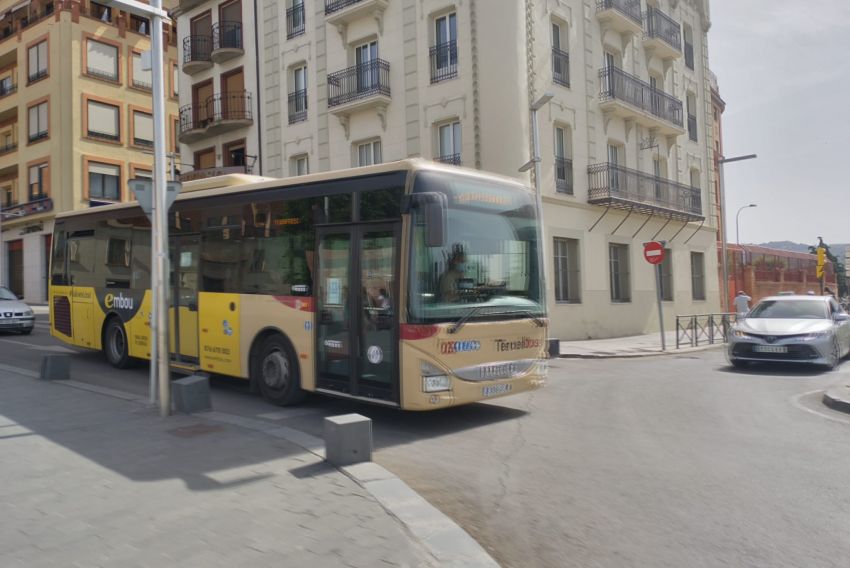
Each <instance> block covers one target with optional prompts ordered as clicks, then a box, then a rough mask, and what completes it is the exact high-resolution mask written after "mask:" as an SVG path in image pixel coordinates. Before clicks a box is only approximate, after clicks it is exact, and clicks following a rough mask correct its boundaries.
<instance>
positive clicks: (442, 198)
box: [402, 191, 449, 247]
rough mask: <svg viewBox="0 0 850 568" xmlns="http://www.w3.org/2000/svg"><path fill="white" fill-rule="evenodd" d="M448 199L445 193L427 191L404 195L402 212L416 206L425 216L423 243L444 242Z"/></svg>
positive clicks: (438, 243)
mask: <svg viewBox="0 0 850 568" xmlns="http://www.w3.org/2000/svg"><path fill="white" fill-rule="evenodd" d="M448 205H449V200H448V198H447V197H446V194H445V193H439V192H436V191H429V192H424V193H414V194H412V195H408V196H406V199H405V200H404V202H403V203H402V212H404V213H407V212H409V211H410V210H411V209H415V208H418V209H420V210H422V211H423V213H424V216H425V244H426V245H427V246H429V247H442V246H443V245H444V244H445V242H446V228H447V224H448V223H447V212H448V208H449V207H448Z"/></svg>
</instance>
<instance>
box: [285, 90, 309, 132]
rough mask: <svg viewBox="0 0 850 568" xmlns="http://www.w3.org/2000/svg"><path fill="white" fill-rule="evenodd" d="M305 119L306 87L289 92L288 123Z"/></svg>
mask: <svg viewBox="0 0 850 568" xmlns="http://www.w3.org/2000/svg"><path fill="white" fill-rule="evenodd" d="M305 120H307V89H301V90H300V91H295V92H294V93H289V124H295V123H296V122H303V121H305Z"/></svg>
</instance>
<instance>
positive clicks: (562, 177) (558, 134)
mask: <svg viewBox="0 0 850 568" xmlns="http://www.w3.org/2000/svg"><path fill="white" fill-rule="evenodd" d="M570 135H571V131H570V130H569V129H567V128H564V127H561V126H556V127H555V190H556V191H558V192H559V193H567V194H569V195H572V194H573V160H572V158H571V156H572V152H571V150H572V148H571V147H570V146H571V144H570V141H571V140H570V138H571V136H570Z"/></svg>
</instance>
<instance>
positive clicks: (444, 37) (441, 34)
mask: <svg viewBox="0 0 850 568" xmlns="http://www.w3.org/2000/svg"><path fill="white" fill-rule="evenodd" d="M454 77H457V14H455V13H454V12H453V13H451V14H446V15H445V16H440V17H439V18H436V19H434V47H432V48H431V82H432V83H439V82H440V81H445V80H446V79H452V78H454Z"/></svg>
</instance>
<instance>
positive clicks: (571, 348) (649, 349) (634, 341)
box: [561, 331, 724, 359]
mask: <svg viewBox="0 0 850 568" xmlns="http://www.w3.org/2000/svg"><path fill="white" fill-rule="evenodd" d="M664 339H665V341H666V343H667V345H666V347H667V349H666V351H662V350H661V334H660V333H658V332H655V333H649V334H646V335H633V336H629V337H615V338H612V339H585V340H580V341H561V357H564V358H582V359H606V358H614V357H647V356H650V355H661V354H663V353H667V354H675V353H688V352H693V351H703V350H705V349H711V348H720V347H721V346H723V345H724V344H723V343H714V345H710V344H708V343H705V341H706V340H705V339H703V340H701V343H700V345H699V346H697V347H691V346H690V345H687V346H686V345H682V346H681V347H680V348H679V349H676V332H675V331H668V332H667V333H665V334H664Z"/></svg>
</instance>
